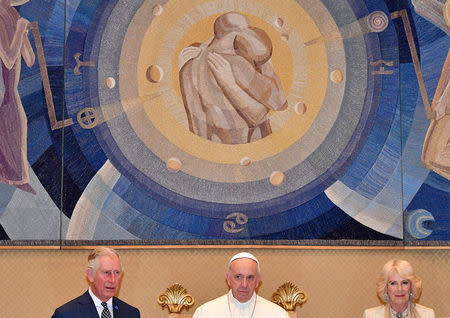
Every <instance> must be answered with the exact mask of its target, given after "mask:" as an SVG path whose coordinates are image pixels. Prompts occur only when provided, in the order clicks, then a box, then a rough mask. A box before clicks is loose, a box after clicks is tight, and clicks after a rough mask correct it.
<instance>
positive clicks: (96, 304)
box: [89, 287, 114, 318]
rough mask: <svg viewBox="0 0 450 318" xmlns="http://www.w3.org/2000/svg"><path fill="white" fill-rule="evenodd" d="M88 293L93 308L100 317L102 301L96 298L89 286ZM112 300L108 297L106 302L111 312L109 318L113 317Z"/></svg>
mask: <svg viewBox="0 0 450 318" xmlns="http://www.w3.org/2000/svg"><path fill="white" fill-rule="evenodd" d="M89 295H91V298H92V300H93V301H94V305H95V309H97V312H98V317H99V318H101V317H102V311H103V306H102V301H101V300H100V299H98V297H97V296H95V295H94V293H93V292H92V290H91V287H89ZM112 301H113V299H112V297H111V298H110V299H108V301H107V302H106V304H107V305H108V309H109V312H110V313H111V318H114V313H113V304H112Z"/></svg>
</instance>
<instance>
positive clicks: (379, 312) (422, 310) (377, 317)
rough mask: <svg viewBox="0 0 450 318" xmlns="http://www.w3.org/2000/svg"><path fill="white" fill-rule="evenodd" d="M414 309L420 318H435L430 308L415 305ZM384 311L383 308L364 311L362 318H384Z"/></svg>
mask: <svg viewBox="0 0 450 318" xmlns="http://www.w3.org/2000/svg"><path fill="white" fill-rule="evenodd" d="M416 309H417V311H418V312H419V314H420V318H435V317H434V311H433V309H431V308H427V307H425V306H422V305H419V304H416ZM384 310H385V306H378V307H374V308H369V309H366V310H365V311H364V316H363V318H384Z"/></svg>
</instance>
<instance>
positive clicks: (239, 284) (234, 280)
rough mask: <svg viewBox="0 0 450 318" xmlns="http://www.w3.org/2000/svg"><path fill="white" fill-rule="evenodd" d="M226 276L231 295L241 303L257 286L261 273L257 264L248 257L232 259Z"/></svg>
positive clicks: (248, 297)
mask: <svg viewBox="0 0 450 318" xmlns="http://www.w3.org/2000/svg"><path fill="white" fill-rule="evenodd" d="M226 277H227V282H228V286H230V288H231V292H232V293H233V297H234V298H236V299H237V300H238V301H239V302H241V303H245V302H247V301H249V300H250V298H252V296H253V292H254V291H255V288H256V287H258V284H259V281H260V280H261V275H260V274H259V273H258V264H256V262H255V261H254V260H252V259H250V258H238V259H237V260H234V261H233V262H232V263H231V266H230V270H229V271H228V272H227V274H226Z"/></svg>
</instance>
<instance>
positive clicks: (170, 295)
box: [158, 283, 194, 314]
mask: <svg viewBox="0 0 450 318" xmlns="http://www.w3.org/2000/svg"><path fill="white" fill-rule="evenodd" d="M158 304H159V305H160V306H161V307H162V308H163V309H164V306H167V308H169V313H178V314H179V313H180V312H181V310H183V308H184V307H186V308H189V307H191V306H192V305H193V304H194V297H193V296H192V295H190V294H188V293H187V290H186V288H184V287H183V286H181V285H180V284H178V283H177V284H173V285H172V286H170V287H169V288H167V289H166V291H165V292H164V293H161V294H159V295H158Z"/></svg>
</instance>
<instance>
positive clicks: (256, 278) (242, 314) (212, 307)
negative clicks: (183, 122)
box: [193, 253, 289, 318]
mask: <svg viewBox="0 0 450 318" xmlns="http://www.w3.org/2000/svg"><path fill="white" fill-rule="evenodd" d="M226 279H227V282H228V286H229V287H230V290H229V292H228V293H227V294H226V295H224V296H221V297H219V298H216V299H213V300H211V301H209V302H207V303H205V304H203V305H202V306H200V307H198V308H197V310H196V311H195V313H194V316H193V318H222V317H224V318H289V315H288V313H287V312H286V311H285V310H284V309H283V308H281V307H280V306H278V305H276V304H274V303H272V302H270V301H268V300H266V299H264V298H262V297H261V296H258V295H257V294H256V292H255V288H256V287H258V285H259V282H260V281H261V273H260V269H259V262H258V260H257V259H256V257H255V256H253V255H252V254H250V253H238V254H236V255H234V256H233V257H232V258H231V260H230V262H229V263H228V271H227V272H226Z"/></svg>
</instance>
